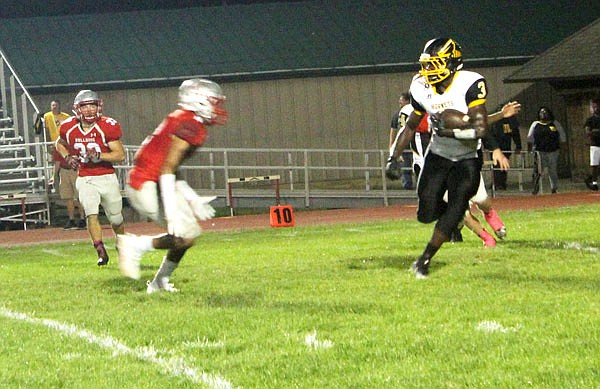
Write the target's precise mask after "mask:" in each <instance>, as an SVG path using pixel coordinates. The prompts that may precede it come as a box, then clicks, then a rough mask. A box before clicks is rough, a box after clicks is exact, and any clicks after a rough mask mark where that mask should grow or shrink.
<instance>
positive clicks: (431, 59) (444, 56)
mask: <svg viewBox="0 0 600 389" xmlns="http://www.w3.org/2000/svg"><path fill="white" fill-rule="evenodd" d="M419 63H420V64H421V71H420V72H419V74H421V75H422V76H423V77H425V79H426V80H427V83H428V84H430V85H435V84H438V83H440V82H442V81H444V80H445V79H447V78H448V77H449V76H450V75H452V74H453V73H454V72H456V71H457V70H460V69H461V68H462V65H463V63H462V52H461V48H460V45H459V44H458V43H456V41H454V40H453V39H448V38H437V39H432V40H430V41H429V42H427V43H426V44H425V48H424V49H423V53H422V54H421V56H420V57H419Z"/></svg>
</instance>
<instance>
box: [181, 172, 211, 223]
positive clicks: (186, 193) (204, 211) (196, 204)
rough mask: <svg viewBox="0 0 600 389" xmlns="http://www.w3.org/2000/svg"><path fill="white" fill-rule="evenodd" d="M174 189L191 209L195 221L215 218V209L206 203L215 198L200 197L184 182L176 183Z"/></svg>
mask: <svg viewBox="0 0 600 389" xmlns="http://www.w3.org/2000/svg"><path fill="white" fill-rule="evenodd" d="M175 187H176V188H177V191H178V192H179V193H181V194H182V195H183V197H184V198H185V199H186V201H187V202H188V203H189V204H190V206H191V207H192V210H193V211H194V216H196V219H198V220H208V219H212V218H213V217H214V216H215V209H214V208H213V207H212V206H211V205H210V204H208V203H210V202H211V201H213V200H214V199H216V198H217V196H211V197H200V196H198V194H197V193H196V192H195V191H194V190H193V189H192V188H190V186H189V185H188V184H187V182H185V181H177V182H176V183H175Z"/></svg>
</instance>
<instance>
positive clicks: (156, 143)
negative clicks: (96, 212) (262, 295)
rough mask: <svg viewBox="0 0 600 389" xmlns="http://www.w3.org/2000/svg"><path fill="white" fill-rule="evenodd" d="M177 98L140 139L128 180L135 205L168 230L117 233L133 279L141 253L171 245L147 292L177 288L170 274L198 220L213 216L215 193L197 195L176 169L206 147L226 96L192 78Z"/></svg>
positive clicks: (123, 263) (223, 115)
mask: <svg viewBox="0 0 600 389" xmlns="http://www.w3.org/2000/svg"><path fill="white" fill-rule="evenodd" d="M178 99H179V102H178V104H179V107H180V108H179V109H177V110H175V111H173V112H171V113H170V114H169V115H167V117H166V118H165V119H164V120H163V121H162V123H161V124H160V125H159V126H158V127H157V128H156V130H154V132H153V133H152V134H151V135H150V136H149V137H148V138H146V140H144V142H143V143H142V147H141V148H140V150H139V151H138V152H137V154H136V156H135V162H134V166H133V168H132V170H131V171H130V172H129V179H128V185H127V195H128V197H129V201H130V202H131V204H132V205H133V206H134V208H135V209H136V210H137V211H138V212H139V213H140V214H141V215H142V216H144V217H146V218H149V219H151V220H154V221H156V222H162V221H165V222H166V225H167V233H165V234H162V235H159V236H136V235H131V234H127V235H119V236H118V237H117V248H118V251H119V267H120V269H121V272H122V273H123V275H125V276H126V277H129V278H133V279H139V278H140V258H141V256H142V255H143V253H144V252H146V251H149V250H154V249H163V250H167V254H166V255H165V257H164V258H163V261H162V263H161V265H160V267H159V269H158V271H157V272H156V274H155V276H154V279H153V280H152V281H148V282H147V289H146V291H147V292H148V293H155V292H160V291H168V292H177V289H176V288H175V287H174V286H173V284H171V283H169V277H170V276H171V274H172V273H173V272H174V271H175V269H176V268H177V266H178V265H179V262H180V261H181V258H182V257H183V255H184V254H185V252H186V251H187V250H188V249H189V248H190V247H192V246H193V244H194V243H195V241H196V238H197V237H198V236H199V235H200V231H201V230H200V226H199V225H198V220H207V219H210V218H212V217H213V216H214V214H215V210H214V209H213V208H212V207H211V206H210V205H209V202H211V201H212V200H214V199H215V197H200V196H198V195H197V194H196V192H195V191H194V190H193V189H192V188H190V187H189V186H188V184H187V183H186V182H185V181H182V180H177V179H176V176H175V174H176V172H177V169H178V168H179V166H180V165H181V164H182V162H183V161H184V160H185V159H186V158H187V157H189V156H190V155H191V154H192V152H193V151H194V150H195V149H196V148H198V147H200V146H202V144H203V143H204V141H205V139H206V136H207V127H209V126H211V125H215V124H225V122H226V120H227V111H225V109H224V108H223V103H224V102H225V96H224V95H223V92H222V91H221V87H220V86H219V85H218V84H216V83H214V82H212V81H209V80H204V79H191V80H186V81H184V82H183V83H182V84H181V86H180V87H179V98H178ZM161 211H162V212H161ZM161 213H162V214H161Z"/></svg>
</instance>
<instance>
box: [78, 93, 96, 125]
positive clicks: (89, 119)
mask: <svg viewBox="0 0 600 389" xmlns="http://www.w3.org/2000/svg"><path fill="white" fill-rule="evenodd" d="M87 104H95V105H96V106H97V107H98V110H97V111H96V114H95V115H93V116H85V117H84V115H83V114H82V113H81V106H83V105H87ZM102 104H103V102H102V100H101V99H100V98H99V97H98V94H97V93H96V92H94V91H91V90H89V89H85V90H82V91H79V93H77V96H75V100H74V101H73V113H74V114H75V116H77V118H78V119H79V120H82V121H84V122H86V123H90V124H91V123H94V122H96V121H97V120H98V119H99V118H100V116H102Z"/></svg>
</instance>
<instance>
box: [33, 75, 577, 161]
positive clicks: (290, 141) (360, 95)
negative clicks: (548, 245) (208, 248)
mask: <svg viewBox="0 0 600 389" xmlns="http://www.w3.org/2000/svg"><path fill="white" fill-rule="evenodd" d="M517 68H518V66H512V67H500V68H481V69H477V68H475V69H473V70H474V71H478V72H480V73H481V74H482V75H484V76H485V77H486V79H487V80H488V84H489V89H490V93H489V95H488V103H487V108H488V111H490V112H493V111H494V110H495V109H496V108H497V107H498V105H499V104H500V103H502V102H505V101H507V100H509V99H510V100H513V99H517V100H519V101H520V102H522V104H523V107H524V108H523V112H522V113H521V114H520V115H519V120H520V122H521V137H522V139H523V145H524V147H525V145H526V135H527V130H528V128H529V125H530V123H531V122H532V121H533V120H534V119H535V115H536V112H537V109H538V107H539V106H540V105H549V106H551V107H552V108H553V110H554V111H555V113H556V115H557V117H558V119H559V120H561V122H562V123H563V124H565V123H567V124H568V125H569V126H567V127H568V131H570V132H572V131H574V130H575V127H576V126H575V125H573V126H571V123H570V122H571V120H567V109H566V106H565V101H564V100H565V99H564V98H563V97H562V96H561V95H559V94H558V93H557V92H556V91H554V90H553V89H552V88H551V87H550V86H548V85H547V84H520V83H518V84H504V83H503V80H504V79H505V78H506V77H508V76H509V75H510V74H511V73H513V72H514V71H515V70H516V69H517ZM412 75H413V73H412V72H410V73H387V74H373V75H353V76H337V77H313V78H300V79H282V80H268V81H252V82H232V83H223V84H222V87H223V89H224V92H225V94H226V95H227V103H226V106H227V109H228V111H229V122H228V124H227V125H226V126H222V127H217V128H214V129H213V130H211V131H210V135H209V139H208V141H207V143H206V145H205V146H206V147H219V148H284V149H299V148H313V149H330V148H331V149H385V148H387V143H388V136H389V135H388V134H389V127H390V119H391V116H392V114H393V113H394V111H395V110H396V109H397V105H398V95H399V94H400V93H401V92H403V91H406V90H407V89H408V87H409V85H410V82H411V79H412ZM74 95H75V93H73V92H72V93H66V94H59V95H37V96H35V97H34V98H35V99H36V102H37V104H38V106H39V107H41V109H43V110H47V109H49V105H50V101H51V100H53V99H59V100H60V101H61V102H62V108H63V110H64V111H67V112H70V108H71V107H70V105H71V102H72V100H73V97H74ZM100 96H101V97H102V98H103V99H104V113H105V115H108V116H111V117H113V118H115V119H117V120H118V121H119V122H120V123H121V124H122V126H123V130H124V137H123V142H124V143H125V144H128V145H139V144H140V143H141V142H142V140H143V139H144V138H145V137H146V136H147V135H148V134H149V133H151V132H152V131H153V130H154V128H155V127H156V126H157V125H158V124H159V123H160V121H161V120H162V119H163V117H164V116H165V115H166V114H167V113H169V112H170V111H172V110H173V109H175V108H176V101H177V88H176V87H168V88H147V89H128V90H110V91H101V92H100ZM570 109H575V108H570ZM577 125H579V123H577ZM571 127H573V129H571ZM573 134H574V133H573ZM570 138H571V139H570V141H571V142H581V141H582V139H581V138H580V137H579V136H575V135H572V136H571V137H570ZM581 148H582V147H581V145H579V144H575V145H572V146H571V147H570V149H571V150H579V149H581ZM258 158H259V157H257V156H256V155H253V154H252V153H248V154H247V155H246V157H245V160H244V161H239V162H240V163H244V164H247V165H251V164H269V163H270V162H271V161H268V160H258ZM323 158H324V159H326V158H327V157H326V156H325V155H324V156H323ZM339 158H341V159H343V157H339ZM581 161H582V159H581V156H579V155H577V156H575V157H573V161H572V162H571V163H580V162H581ZM274 162H276V161H274ZM347 162H348V161H344V160H340V161H328V163H334V164H335V163H347Z"/></svg>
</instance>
